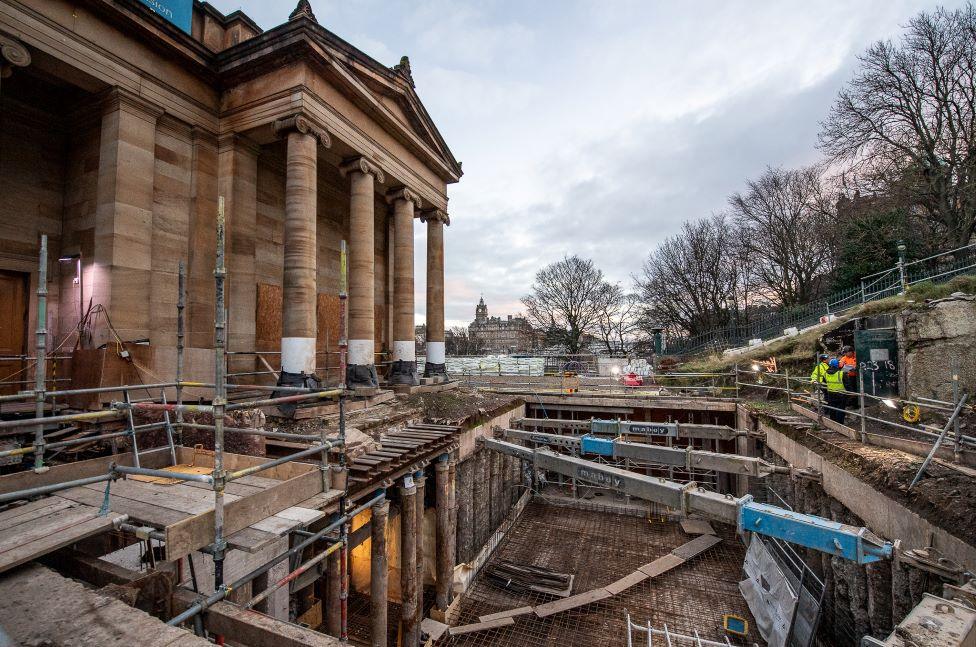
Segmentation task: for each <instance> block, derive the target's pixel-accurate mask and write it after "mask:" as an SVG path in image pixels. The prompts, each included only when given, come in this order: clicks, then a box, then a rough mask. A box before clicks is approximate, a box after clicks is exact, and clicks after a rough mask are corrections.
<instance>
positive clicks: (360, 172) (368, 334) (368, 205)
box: [339, 157, 384, 388]
mask: <svg viewBox="0 0 976 647" xmlns="http://www.w3.org/2000/svg"><path fill="white" fill-rule="evenodd" d="M339 171H340V172H341V173H342V174H343V175H344V176H346V175H348V176H349V182H350V202H349V365H348V367H347V369H346V386H348V387H349V388H370V387H375V386H379V380H378V379H377V377H376V361H375V359H374V355H373V352H374V340H375V332H374V330H373V328H374V326H375V307H374V306H375V301H374V299H375V294H374V280H375V277H374V267H373V266H374V262H373V261H374V258H373V257H374V254H375V249H374V239H375V235H374V231H373V228H374V213H373V205H374V201H375V196H374V194H373V183H374V181H376V180H378V181H379V182H381V183H382V182H383V181H384V177H383V172H382V171H381V170H380V169H379V167H377V166H376V165H374V164H372V163H371V162H369V161H368V160H366V159H365V158H363V157H357V158H355V159H352V160H349V161H347V162H346V163H345V164H343V165H342V166H341V167H340V168H339Z"/></svg>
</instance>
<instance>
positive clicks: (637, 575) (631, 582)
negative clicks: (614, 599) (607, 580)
mask: <svg viewBox="0 0 976 647" xmlns="http://www.w3.org/2000/svg"><path fill="white" fill-rule="evenodd" d="M648 577H650V576H649V575H648V574H647V573H645V572H644V571H641V570H639V569H638V570H636V571H634V572H633V573H631V574H630V575H627V576H624V577H621V578H620V579H619V580H617V581H616V582H613V583H612V584H607V585H606V586H605V587H604V588H605V589H606V590H607V591H609V592H610V595H617V594H618V593H620V592H621V591H626V590H627V589H629V588H630V587H632V586H637V585H638V584H640V583H641V582H643V581H644V580H646V579H647V578H648Z"/></svg>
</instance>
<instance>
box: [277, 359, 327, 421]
mask: <svg viewBox="0 0 976 647" xmlns="http://www.w3.org/2000/svg"><path fill="white" fill-rule="evenodd" d="M278 386H297V387H301V388H304V389H319V388H321V387H322V383H321V382H320V381H319V378H317V377H315V376H314V375H308V374H306V373H289V372H288V371H282V372H281V373H280V374H279V375H278ZM286 395H295V394H294V393H293V392H289V391H275V392H273V393H272V394H271V397H273V398H280V397H283V396H286ZM297 408H298V403H297V402H285V403H282V404H279V405H278V411H280V412H281V413H282V415H284V416H287V417H289V418H290V417H291V416H293V415H295V409H297Z"/></svg>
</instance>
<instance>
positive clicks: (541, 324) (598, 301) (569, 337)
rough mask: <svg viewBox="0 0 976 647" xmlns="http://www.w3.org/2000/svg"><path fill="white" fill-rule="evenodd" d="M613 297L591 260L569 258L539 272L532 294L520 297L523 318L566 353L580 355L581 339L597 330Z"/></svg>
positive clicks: (601, 274) (612, 289)
mask: <svg viewBox="0 0 976 647" xmlns="http://www.w3.org/2000/svg"><path fill="white" fill-rule="evenodd" d="M615 297H616V293H615V292H614V286H611V285H609V284H608V283H607V282H606V281H604V280H603V272H601V271H600V270H599V269H597V268H596V266H595V265H594V264H593V261H591V260H589V259H583V258H580V257H578V256H569V257H566V258H563V260H561V261H556V262H555V263H551V264H549V265H547V266H546V267H544V268H542V269H541V270H539V271H538V272H537V273H536V275H535V282H534V283H533V284H532V293H531V294H529V295H528V296H525V297H522V303H523V304H524V305H525V308H526V318H527V319H528V320H529V322H530V323H531V324H532V325H533V326H534V327H536V328H540V329H542V330H544V331H546V334H547V337H548V338H549V341H550V342H553V343H557V344H559V345H560V346H562V347H563V348H565V349H566V352H567V353H570V354H574V353H578V352H580V349H581V347H582V342H583V336H584V335H586V334H592V333H594V332H595V331H596V329H597V324H598V322H599V319H600V313H601V312H603V311H604V310H605V309H606V307H607V303H609V302H610V301H612V300H613V299H614V298H615Z"/></svg>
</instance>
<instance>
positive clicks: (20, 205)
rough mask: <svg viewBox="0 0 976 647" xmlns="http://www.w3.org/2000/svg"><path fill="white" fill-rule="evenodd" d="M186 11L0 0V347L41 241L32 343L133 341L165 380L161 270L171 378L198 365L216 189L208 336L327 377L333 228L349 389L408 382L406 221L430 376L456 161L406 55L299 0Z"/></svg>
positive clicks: (334, 336)
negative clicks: (379, 53)
mask: <svg viewBox="0 0 976 647" xmlns="http://www.w3.org/2000/svg"><path fill="white" fill-rule="evenodd" d="M155 4H156V5H157V6H159V7H163V5H165V4H167V3H155ZM169 4H178V3H169ZM186 6H187V7H190V6H192V15H188V16H187V24H186V25H184V28H185V29H181V27H180V26H178V25H177V24H174V23H172V22H170V21H169V20H167V19H166V18H164V17H162V16H160V15H158V14H157V13H155V12H154V11H153V10H152V9H150V8H149V7H148V6H147V5H145V4H143V3H142V2H139V1H138V0H83V1H78V2H68V1H66V0H0V45H2V52H3V58H2V59H0V60H2V63H3V79H2V85H0V195H2V196H3V199H2V200H0V290H2V293H0V302H2V303H4V304H5V306H7V307H5V308H4V314H3V317H4V318H3V322H2V323H3V328H4V334H3V335H2V336H0V345H2V348H0V355H3V356H5V357H9V356H16V355H25V354H28V349H29V348H32V343H31V337H32V333H33V331H34V330H35V328H36V325H37V323H36V321H35V319H36V307H35V303H36V293H37V288H38V286H37V277H38V248H39V241H40V239H41V236H42V235H46V236H47V237H48V241H49V261H48V277H49V284H48V285H47V289H48V293H49V294H48V301H49V318H48V328H49V332H50V333H51V337H52V338H53V343H51V344H49V346H50V347H52V348H54V347H58V346H59V345H62V344H63V346H62V350H68V351H70V350H71V349H72V348H73V347H75V346H76V345H77V346H80V347H82V348H86V347H87V348H99V347H100V346H102V345H104V344H109V345H110V346H111V345H114V344H116V343H122V342H126V343H127V342H136V341H142V342H143V347H142V348H141V349H139V350H140V351H141V353H142V354H141V355H140V357H142V358H143V359H142V360H141V361H144V362H145V363H146V365H145V367H144V368H145V369H146V372H147V374H148V375H155V376H157V377H158V378H159V379H161V380H162V379H172V375H173V370H174V366H173V361H174V360H173V359H172V358H173V357H174V353H173V351H172V349H173V347H174V346H175V345H176V343H177V330H176V300H177V282H178V268H179V264H180V263H181V262H183V263H185V266H186V274H187V288H188V289H187V331H186V345H187V351H186V370H187V373H188V374H193V375H205V374H206V373H207V371H212V363H213V353H212V352H211V351H210V350H209V349H210V348H212V346H213V335H214V325H213V323H214V290H213V267H214V254H215V231H216V217H217V212H218V199H219V198H223V201H224V205H225V213H226V230H227V241H228V242H227V247H228V249H227V270H228V291H227V303H228V314H229V316H228V320H229V326H228V337H229V350H231V351H237V352H249V351H254V350H261V351H267V352H270V353H278V352H280V353H281V358H280V367H281V369H282V370H283V372H284V375H283V377H282V380H283V381H292V382H302V381H304V380H305V377H303V376H307V375H310V374H312V373H316V374H317V375H318V376H319V377H321V378H325V377H331V378H332V379H333V381H335V378H337V377H338V375H337V373H336V372H335V371H336V368H337V360H336V357H335V351H336V347H337V343H338V340H339V335H340V331H339V329H338V322H339V316H338V302H339V296H338V295H339V287H340V286H339V263H340V245H341V244H342V242H343V241H346V242H347V244H348V257H349V267H350V272H349V276H350V285H349V359H350V367H349V370H348V376H349V378H350V382H351V383H352V384H353V385H357V384H358V385H375V384H376V380H377V374H376V366H377V364H378V362H380V361H381V360H382V361H386V360H390V361H392V366H391V367H390V370H389V379H390V381H391V382H392V383H398V382H399V383H416V381H417V376H416V363H415V350H414V334H413V331H414V321H413V313H414V303H413V300H414V297H413V294H414V290H413V281H414V271H415V268H414V263H413V229H414V226H415V225H414V223H415V221H416V220H419V221H420V222H421V223H423V224H422V225H421V226H425V227H426V228H427V236H428V262H427V267H426V272H427V273H428V279H427V281H428V292H427V297H428V303H427V310H428V314H427V325H428V331H429V337H428V340H427V341H428V343H427V346H428V353H429V355H430V356H429V359H430V361H429V362H428V363H427V369H426V370H427V372H428V373H429V374H437V373H439V372H442V371H443V341H444V326H443V310H444V308H443V228H444V226H445V225H446V224H447V223H448V217H447V213H446V208H447V186H448V185H449V184H452V183H454V182H457V181H458V179H459V178H460V176H461V165H460V163H459V162H457V161H456V160H455V158H454V156H453V155H452V153H451V151H450V149H449V148H448V147H447V144H446V143H445V142H444V140H443V138H442V137H441V135H440V133H439V132H438V130H437V127H436V126H435V125H434V123H433V121H432V120H431V118H430V116H429V115H428V113H427V111H426V110H425V109H424V106H423V104H422V103H421V101H420V98H419V97H418V95H417V92H416V91H415V88H414V82H413V80H412V77H411V71H410V63H409V60H408V59H407V58H406V57H404V58H403V59H401V61H400V63H399V64H397V65H395V66H393V67H387V66H386V65H384V64H381V63H379V62H378V61H376V60H374V59H372V58H371V57H369V56H367V55H366V54H364V53H363V52H361V51H360V50H358V49H356V48H355V47H354V46H352V45H350V44H349V43H347V42H345V41H344V40H342V39H341V38H339V37H338V36H336V35H335V34H333V33H331V32H330V31H328V30H327V29H326V28H325V27H324V26H322V25H320V24H319V23H318V22H317V20H316V18H315V16H314V14H313V13H312V10H311V8H310V6H309V4H308V3H307V2H306V1H304V0H303V1H302V2H300V3H299V5H298V7H297V8H296V9H295V11H294V12H293V13H292V14H291V17H290V19H289V20H288V21H287V22H286V23H284V24H282V25H279V26H277V27H275V28H273V29H269V30H268V31H262V30H261V29H260V28H259V27H258V26H257V25H256V24H255V23H254V22H253V21H252V20H251V19H250V18H248V17H247V16H246V15H245V14H243V13H241V12H240V11H237V12H234V13H232V14H230V15H226V16H225V15H222V14H221V13H219V12H218V11H216V10H215V9H214V8H213V7H212V6H210V5H209V4H206V3H200V2H193V3H192V5H191V4H190V3H189V2H187V5H186ZM161 10H162V9H161ZM59 259H63V260H64V262H59ZM79 260H80V263H78V262H77V261H79ZM79 278H80V280H78V279H79ZM282 304H285V305H286V307H284V308H282ZM89 305H90V306H91V308H89ZM80 318H84V319H85V324H86V325H85V326H83V333H84V334H83V335H82V339H81V341H80V343H76V339H75V338H74V337H75V336H74V331H75V330H76V329H77V328H78V327H79V326H78V324H79V319H80ZM109 322H111V325H110V324H109ZM69 337H71V338H70V339H69ZM329 351H331V352H332V354H330V353H329ZM267 357H268V358H273V359H271V363H272V364H274V365H276V366H275V368H277V364H278V359H277V355H275V354H271V355H268V356H267ZM232 358H233V362H232V366H233V368H235V369H237V370H239V371H243V370H247V369H248V368H254V367H255V366H257V367H258V368H260V365H259V364H257V360H255V358H254V356H253V355H250V356H249V355H241V356H232ZM438 358H440V361H438ZM18 362H19V360H8V361H7V362H6V363H4V365H3V366H0V372H3V373H4V374H7V373H12V372H16V371H17V370H18V369H19V368H20V364H19V363H18ZM329 372H331V375H327V374H328V373H329Z"/></svg>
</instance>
